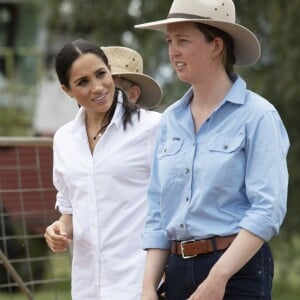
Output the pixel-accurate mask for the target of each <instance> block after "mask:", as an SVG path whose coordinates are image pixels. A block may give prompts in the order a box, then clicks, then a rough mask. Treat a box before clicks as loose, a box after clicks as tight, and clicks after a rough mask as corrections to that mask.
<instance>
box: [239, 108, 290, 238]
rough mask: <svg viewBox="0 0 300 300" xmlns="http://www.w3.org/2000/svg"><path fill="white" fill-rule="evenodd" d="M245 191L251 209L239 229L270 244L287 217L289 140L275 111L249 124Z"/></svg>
mask: <svg viewBox="0 0 300 300" xmlns="http://www.w3.org/2000/svg"><path fill="white" fill-rule="evenodd" d="M247 136H248V138H247V142H246V155H247V165H246V178H245V188H246V194H247V197H248V200H249V202H250V208H249V209H248V211H247V212H246V214H245V217H244V218H243V219H242V220H241V222H240V227H242V228H244V229H246V230H248V231H250V232H251V233H253V234H255V235H257V236H259V237H261V238H262V239H263V240H265V241H268V240H270V239H271V238H272V237H273V236H274V235H276V234H278V232H279V228H280V226H281V224H282V222H283V219H284V217H285V214H286V206H287V205H286V203H287V190H288V170H287V162H286V156H287V152H288V149H289V139H288V135H287V132H286V130H285V128H284V125H283V124H282V121H281V119H280V117H279V115H278V113H277V112H276V111H269V112H267V113H265V114H264V115H263V116H262V117H261V118H260V119H259V120H258V122H257V123H255V124H254V123H253V124H249V126H248V134H247Z"/></svg>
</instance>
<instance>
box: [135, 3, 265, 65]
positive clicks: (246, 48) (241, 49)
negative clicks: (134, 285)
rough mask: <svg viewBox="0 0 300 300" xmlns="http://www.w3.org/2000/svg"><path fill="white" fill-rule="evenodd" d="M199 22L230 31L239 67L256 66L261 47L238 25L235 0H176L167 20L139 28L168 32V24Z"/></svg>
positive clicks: (250, 33)
mask: <svg viewBox="0 0 300 300" xmlns="http://www.w3.org/2000/svg"><path fill="white" fill-rule="evenodd" d="M180 22H196V23H202V24H206V25H210V26H213V27H216V28H218V29H221V30H223V31H225V32H227V33H228V34H229V35H230V36H231V37H232V38H233V40H234V54H235V56H236V65H238V66H246V65H251V64H254V63H255V62H256V61H257V60H258V59H259V57H260V53H261V48H260V43H259V41H258V40H257V38H256V36H255V35H254V33H252V32H251V31H250V30H249V29H247V28H246V27H244V26H242V25H239V24H236V23H235V6H234V3H233V1H232V0H174V1H173V3H172V5H171V8H170V11H169V14H168V16H167V18H166V19H164V20H160V21H155V22H150V23H144V24H139V25H135V26H134V27H135V28H140V29H152V30H157V31H161V32H167V25H168V24H172V23H180Z"/></svg>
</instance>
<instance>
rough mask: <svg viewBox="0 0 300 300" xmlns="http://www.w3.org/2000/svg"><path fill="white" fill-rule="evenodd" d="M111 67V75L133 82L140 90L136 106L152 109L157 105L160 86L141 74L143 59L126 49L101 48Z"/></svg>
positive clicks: (136, 53)
mask: <svg viewBox="0 0 300 300" xmlns="http://www.w3.org/2000/svg"><path fill="white" fill-rule="evenodd" d="M101 49H102V50H103V51H104V53H105V55H106V56H107V58H108V63H109V64H110V66H111V74H112V75H113V76H120V77H124V78H125V79H128V80H130V81H133V82H134V83H136V84H138V85H139V87H140V88H141V95H140V98H139V100H138V102H137V103H138V105H139V106H141V107H143V108H146V109H152V108H155V107H157V106H158V105H159V103H160V101H161V98H162V90H161V87H160V85H159V84H158V83H157V82H156V81H155V80H154V79H153V78H152V77H151V76H148V75H146V74H144V73H143V58H142V56H141V55H140V54H139V53H138V52H136V51H135V50H133V49H131V48H127V47H119V46H110V47H101Z"/></svg>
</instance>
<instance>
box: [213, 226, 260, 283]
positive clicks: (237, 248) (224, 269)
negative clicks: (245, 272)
mask: <svg viewBox="0 0 300 300" xmlns="http://www.w3.org/2000/svg"><path fill="white" fill-rule="evenodd" d="M263 243H264V241H263V240H262V239H261V238H259V237H258V236H256V235H254V234H252V233H250V232H248V231H246V230H244V229H241V230H240V232H239V234H238V235H237V237H236V238H235V239H234V241H233V242H232V244H231V245H230V246H229V248H228V249H227V250H226V251H225V253H224V254H223V255H222V256H221V258H220V259H219V260H218V262H217V263H216V264H215V265H214V267H213V268H212V269H211V271H210V275H211V276H217V277H218V278H220V280H221V281H223V280H224V281H225V282H227V281H228V280H229V279H230V278H231V277H232V276H233V275H234V274H235V273H236V272H238V271H239V270H240V269H241V268H242V267H243V266H244V265H245V264H246V263H247V262H248V261H249V260H250V259H251V258H252V257H253V256H254V255H255V253H256V252H257V251H258V250H259V249H260V248H261V247H262V245H263Z"/></svg>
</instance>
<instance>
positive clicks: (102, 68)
mask: <svg viewBox="0 0 300 300" xmlns="http://www.w3.org/2000/svg"><path fill="white" fill-rule="evenodd" d="M106 70H107V69H106V68H105V67H100V68H99V69H97V70H95V72H94V73H93V74H97V73H98V72H102V71H106ZM86 78H88V76H86V75H83V76H80V77H77V78H75V79H74V81H73V82H74V83H75V84H76V83H78V82H80V81H81V80H83V79H86Z"/></svg>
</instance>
